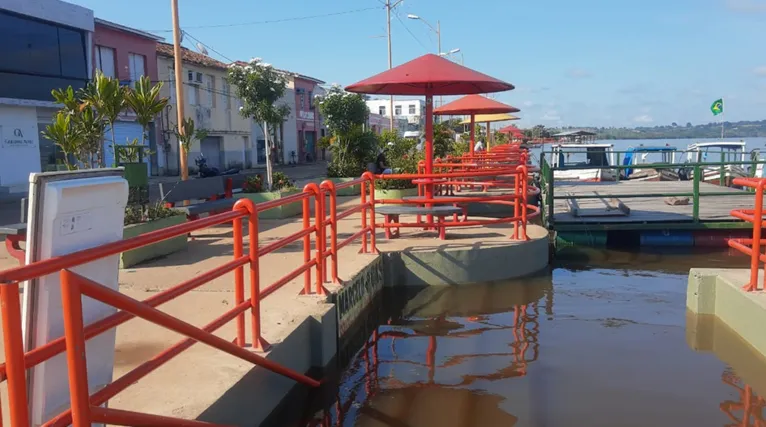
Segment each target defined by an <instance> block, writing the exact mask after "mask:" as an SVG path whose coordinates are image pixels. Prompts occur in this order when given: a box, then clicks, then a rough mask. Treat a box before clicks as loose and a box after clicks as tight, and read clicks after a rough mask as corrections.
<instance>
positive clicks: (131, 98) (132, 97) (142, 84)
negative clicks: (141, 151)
mask: <svg viewBox="0 0 766 427" xmlns="http://www.w3.org/2000/svg"><path fill="white" fill-rule="evenodd" d="M161 89H162V82H159V83H157V84H156V85H152V81H151V80H150V79H149V77H147V76H141V78H140V79H138V82H136V87H135V88H134V89H129V90H128V91H127V93H126V96H125V102H126V103H127V105H128V107H130V109H131V110H133V112H134V113H136V121H137V122H138V123H139V124H141V127H142V128H143V132H142V134H141V145H144V144H145V143H146V135H147V133H148V132H149V124H150V123H151V122H152V121H153V120H154V118H155V117H157V115H158V114H160V113H161V112H162V110H164V109H165V107H166V106H167V105H168V99H167V98H161V97H160V90H161Z"/></svg>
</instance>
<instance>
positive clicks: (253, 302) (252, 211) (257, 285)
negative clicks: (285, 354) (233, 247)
mask: <svg viewBox="0 0 766 427" xmlns="http://www.w3.org/2000/svg"><path fill="white" fill-rule="evenodd" d="M240 207H244V208H245V209H247V213H248V221H247V233H248V238H249V240H250V241H249V249H250V253H249V255H250V307H251V308H250V325H251V327H252V329H253V349H255V350H258V351H267V350H268V349H269V347H271V345H270V344H269V343H268V342H267V341H266V340H265V339H263V336H262V335H261V271H260V257H261V255H260V254H259V248H258V241H259V239H258V206H257V205H256V204H255V203H253V201H252V200H248V199H240V200H239V201H238V202H237V203H236V204H234V208H235V209H237V208H240Z"/></svg>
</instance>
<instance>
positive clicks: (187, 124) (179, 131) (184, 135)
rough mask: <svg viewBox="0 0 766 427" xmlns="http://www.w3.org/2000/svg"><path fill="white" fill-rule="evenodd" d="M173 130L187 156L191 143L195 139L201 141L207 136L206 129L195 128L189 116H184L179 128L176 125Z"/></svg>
mask: <svg viewBox="0 0 766 427" xmlns="http://www.w3.org/2000/svg"><path fill="white" fill-rule="evenodd" d="M174 132H175V134H176V138H178V140H179V141H181V146H183V148H184V152H185V153H186V155H187V156H188V155H189V151H190V150H191V145H192V143H193V142H194V141H195V140H197V141H202V140H203V139H205V138H206V137H207V130H205V129H195V125H194V120H193V119H192V118H191V117H186V118H184V120H183V122H181V126H180V128H179V127H178V126H176V128H175V130H174Z"/></svg>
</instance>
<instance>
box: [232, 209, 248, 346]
mask: <svg viewBox="0 0 766 427" xmlns="http://www.w3.org/2000/svg"><path fill="white" fill-rule="evenodd" d="M232 227H233V232H234V259H239V258H241V257H242V255H243V252H244V249H243V239H242V218H236V219H235V220H234V221H232ZM244 301H245V267H244V266H240V267H237V269H236V270H234V305H239V304H242V303H243V302H244ZM237 345H238V346H240V347H244V346H245V313H240V314H239V315H237Z"/></svg>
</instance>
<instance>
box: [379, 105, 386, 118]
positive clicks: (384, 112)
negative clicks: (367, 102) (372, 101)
mask: <svg viewBox="0 0 766 427" xmlns="http://www.w3.org/2000/svg"><path fill="white" fill-rule="evenodd" d="M378 114H380V115H381V116H385V115H386V107H385V106H382V107H378Z"/></svg>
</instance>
